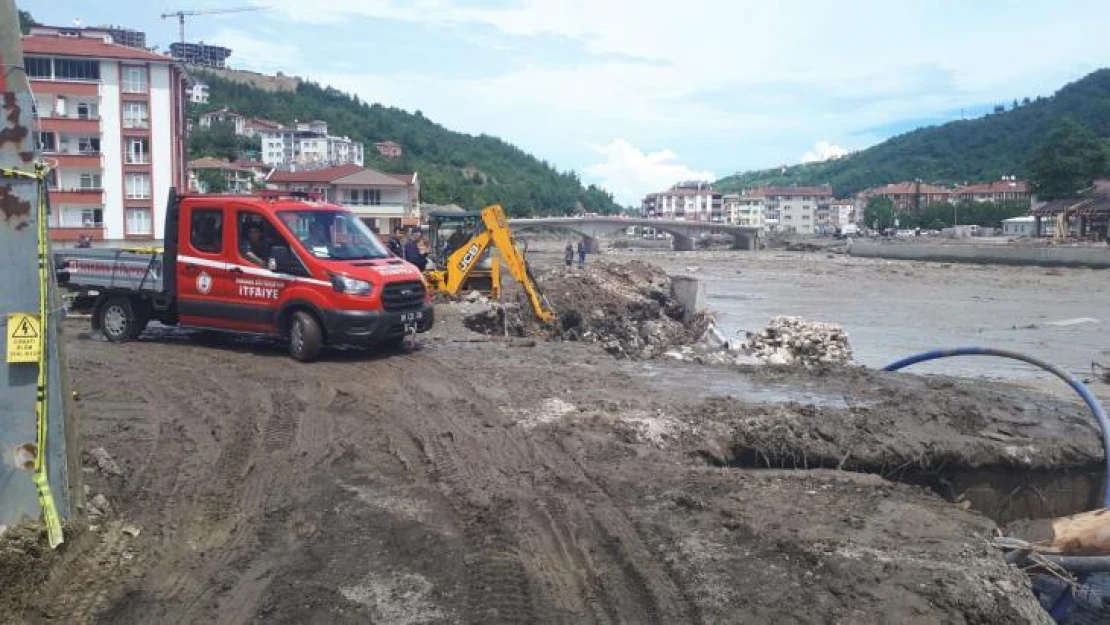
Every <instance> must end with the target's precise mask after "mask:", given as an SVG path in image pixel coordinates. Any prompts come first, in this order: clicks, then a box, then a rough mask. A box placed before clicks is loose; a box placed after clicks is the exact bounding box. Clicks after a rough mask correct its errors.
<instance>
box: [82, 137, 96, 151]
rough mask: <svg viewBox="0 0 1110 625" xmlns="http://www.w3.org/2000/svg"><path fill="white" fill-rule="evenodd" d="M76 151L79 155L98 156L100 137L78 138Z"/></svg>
mask: <svg viewBox="0 0 1110 625" xmlns="http://www.w3.org/2000/svg"><path fill="white" fill-rule="evenodd" d="M77 151H78V152H79V153H81V154H100V137H78V138H77Z"/></svg>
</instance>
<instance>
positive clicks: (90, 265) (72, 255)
mask: <svg viewBox="0 0 1110 625" xmlns="http://www.w3.org/2000/svg"><path fill="white" fill-rule="evenodd" d="M54 266H55V268H56V271H57V273H58V283H59V284H60V285H62V286H63V287H65V288H67V289H69V290H71V291H72V290H78V291H79V290H89V289H93V290H121V291H135V292H151V293H160V292H162V291H163V290H164V282H163V276H162V253H161V252H156V253H150V252H139V251H129V250H124V249H95V248H87V249H79V248H67V249H62V250H55V252H54Z"/></svg>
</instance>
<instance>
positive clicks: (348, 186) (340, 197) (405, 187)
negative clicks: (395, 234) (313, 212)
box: [267, 164, 420, 232]
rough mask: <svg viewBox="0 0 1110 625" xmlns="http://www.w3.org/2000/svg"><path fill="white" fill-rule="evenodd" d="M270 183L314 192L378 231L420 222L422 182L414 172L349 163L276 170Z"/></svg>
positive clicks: (285, 187)
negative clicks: (340, 206)
mask: <svg viewBox="0 0 1110 625" xmlns="http://www.w3.org/2000/svg"><path fill="white" fill-rule="evenodd" d="M267 182H268V183H269V185H270V186H271V187H272V188H275V189H282V190H285V191H304V192H307V193H313V194H315V195H317V196H318V197H319V198H320V199H322V200H326V201H328V202H334V203H336V204H340V205H343V206H346V207H347V208H349V209H351V211H352V212H353V213H355V214H356V215H358V216H359V219H361V220H362V221H363V222H364V223H366V225H367V226H370V228H372V229H374V230H376V231H377V232H392V231H393V230H395V229H396V228H400V227H402V226H414V225H418V224H419V223H420V180H419V177H418V176H417V175H416V174H415V173H411V174H387V173H385V172H380V171H377V170H375V169H369V168H364V167H361V166H359V165H354V164H346V165H338V166H335V167H328V168H322V169H301V170H293V171H288V170H284V171H275V172H274V173H272V174H270V178H269V180H268V181H267Z"/></svg>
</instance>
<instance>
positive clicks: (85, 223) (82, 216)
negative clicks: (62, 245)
mask: <svg viewBox="0 0 1110 625" xmlns="http://www.w3.org/2000/svg"><path fill="white" fill-rule="evenodd" d="M60 215H61V216H60V218H59V219H60V222H59V223H58V225H59V226H61V227H62V228H102V227H104V211H103V209H99V208H86V207H83V206H63V207H62V209H61V211H60Z"/></svg>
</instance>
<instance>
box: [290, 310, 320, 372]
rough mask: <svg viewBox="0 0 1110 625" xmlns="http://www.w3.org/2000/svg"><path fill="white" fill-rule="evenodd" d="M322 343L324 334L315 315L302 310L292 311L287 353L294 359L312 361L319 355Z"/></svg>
mask: <svg viewBox="0 0 1110 625" xmlns="http://www.w3.org/2000/svg"><path fill="white" fill-rule="evenodd" d="M323 343H324V335H323V332H321V331H320V324H319V322H317V321H316V317H313V316H312V315H311V314H309V313H307V312H304V311H303V310H299V311H297V312H295V313H293V323H292V324H291V325H290V326H289V355H290V356H292V357H293V359H294V360H299V361H301V362H312V361H313V360H316V357H317V356H319V355H320V347H321V345H323Z"/></svg>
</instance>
